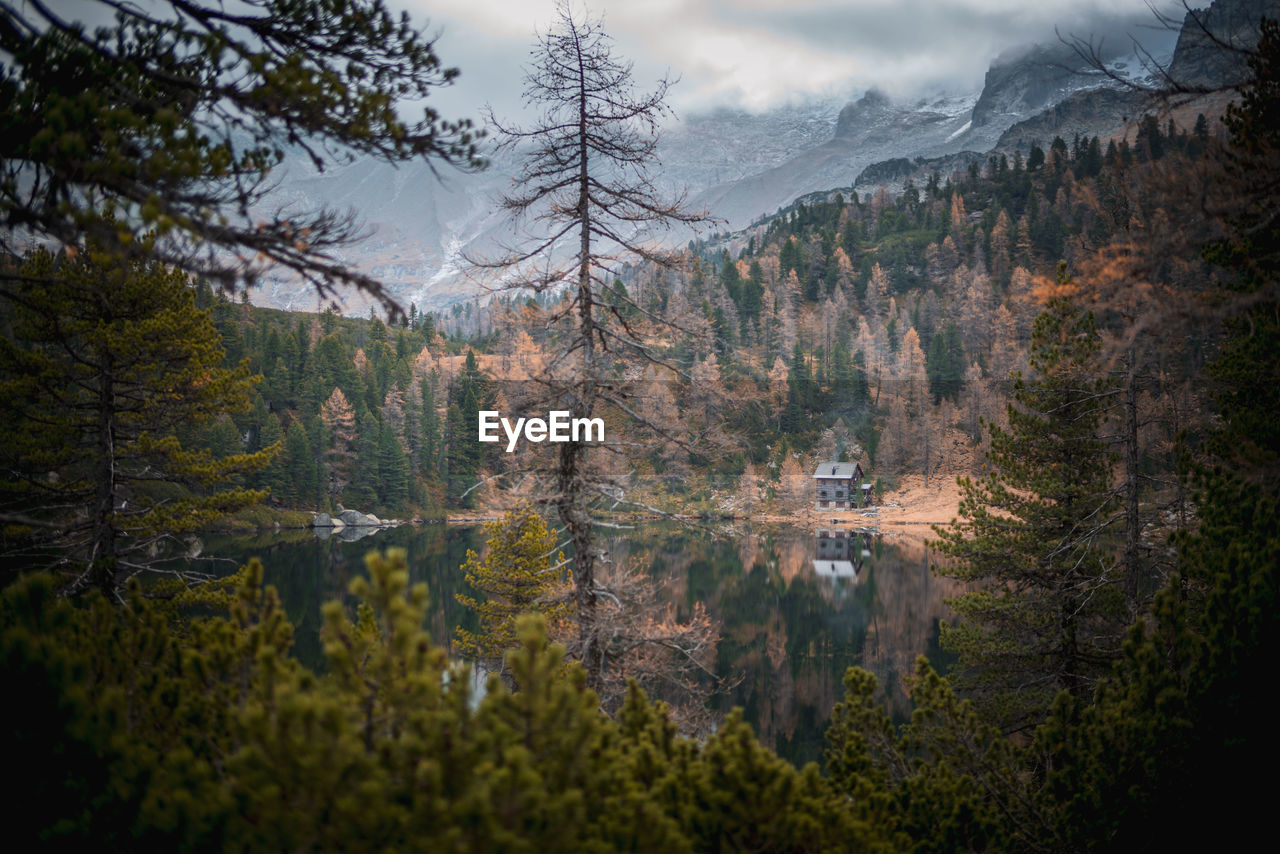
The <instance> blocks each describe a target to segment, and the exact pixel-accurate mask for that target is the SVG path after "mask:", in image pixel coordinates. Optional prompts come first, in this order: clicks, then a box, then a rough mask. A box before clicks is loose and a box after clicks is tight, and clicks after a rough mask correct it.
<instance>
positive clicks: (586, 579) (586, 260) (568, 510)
mask: <svg viewBox="0 0 1280 854" xmlns="http://www.w3.org/2000/svg"><path fill="white" fill-rule="evenodd" d="M532 56H533V62H532V65H531V67H530V68H529V70H528V73H527V74H526V77H525V84H526V86H525V90H524V100H525V104H526V105H527V106H528V107H529V108H531V109H533V110H537V111H538V116H537V118H536V119H535V120H534V121H532V122H531V123H530V124H528V125H527V126H523V125H515V124H508V123H505V122H503V121H499V120H497V119H496V118H494V116H493V114H492V111H489V114H488V119H489V122H490V124H491V125H492V126H493V127H494V128H496V129H497V130H498V132H499V134H500V146H505V147H508V148H512V149H516V150H517V151H519V152H522V153H523V155H524V166H523V168H522V170H521V171H520V173H519V174H518V176H517V177H516V178H515V181H514V186H513V189H512V191H511V193H510V194H509V195H507V196H506V197H504V198H503V200H502V204H503V206H504V208H505V209H506V210H507V211H508V212H510V213H511V214H512V215H514V217H515V218H516V219H517V220H518V221H520V222H523V223H525V224H526V225H527V226H529V227H530V228H531V230H532V231H533V232H534V233H535V234H536V236H535V237H532V238H531V239H530V242H529V243H528V244H526V245H525V246H523V247H522V248H518V249H510V250H509V251H507V253H506V254H505V255H504V256H503V257H501V258H498V259H496V260H487V259H486V260H476V259H473V263H475V264H476V266H477V268H478V269H480V270H481V271H484V272H487V273H490V274H492V273H495V272H496V273H499V274H500V275H501V279H502V284H501V285H500V286H499V287H501V288H504V289H516V290H521V289H522V290H526V291H533V292H542V291H546V290H558V291H561V292H562V293H563V299H561V300H560V301H559V303H558V304H556V305H554V306H553V308H552V310H551V311H550V312H548V314H547V316H546V317H545V318H544V322H545V324H546V326H547V328H548V330H549V335H550V337H551V338H552V339H553V340H555V341H557V342H558V346H557V347H556V349H555V351H554V353H552V354H551V355H549V356H548V359H547V364H546V365H545V369H544V371H543V372H542V373H541V375H540V376H539V377H537V383H538V388H539V394H540V398H539V399H540V400H541V401H543V402H547V403H552V404H554V406H555V408H557V409H562V410H568V411H570V412H571V413H572V417H573V418H575V419H589V418H592V417H595V416H598V415H601V414H602V413H603V411H604V410H607V409H612V410H613V411H614V412H615V413H618V414H620V415H621V416H622V418H623V419H624V420H625V419H631V420H634V421H636V422H639V423H642V424H644V425H645V426H646V427H648V428H650V429H651V430H653V431H655V432H656V434H657V435H659V436H661V437H663V438H664V439H666V440H668V441H671V442H676V443H683V442H684V439H683V438H682V437H681V436H679V435H678V431H677V430H676V429H675V425H673V424H670V423H668V424H661V423H658V422H657V421H655V420H653V419H646V417H645V416H644V414H643V413H642V412H641V409H642V407H640V406H638V405H637V395H636V392H635V390H634V388H632V387H631V386H629V384H628V383H627V382H626V381H625V372H623V371H621V370H616V369H617V368H618V367H619V365H620V363H621V361H624V360H633V361H638V362H639V363H642V364H646V365H652V364H654V363H657V364H659V365H660V366H662V367H664V368H669V369H671V370H680V366H676V365H671V364H668V363H667V362H665V361H664V360H663V358H662V357H660V356H659V355H658V354H657V352H656V350H655V349H653V348H651V347H649V346H646V343H645V340H646V334H645V331H644V330H645V327H646V326H648V325H649V324H650V323H652V322H655V321H658V320H659V318H657V317H656V316H654V315H653V314H652V313H651V312H650V311H648V310H646V309H645V308H644V307H643V306H641V305H640V304H639V302H638V301H636V300H633V299H632V298H631V297H630V296H629V295H628V294H627V293H626V291H625V289H623V288H617V287H614V286H613V279H614V277H615V276H616V275H617V273H618V272H619V270H620V267H621V265H622V264H623V263H624V261H626V260H632V261H634V260H644V261H649V262H655V263H657V264H662V265H671V264H673V263H674V262H675V260H676V257H677V256H675V255H674V254H672V253H669V252H667V251H664V250H662V249H661V248H660V247H661V241H662V238H663V237H665V236H668V233H669V232H670V231H671V230H672V229H674V228H677V227H685V226H688V227H692V228H696V227H697V226H698V224H700V223H702V222H705V221H706V220H707V218H706V216H705V215H704V214H701V213H697V212H693V211H690V210H689V209H687V208H686V207H685V198H684V196H683V195H680V196H678V197H677V198H674V199H667V198H664V197H663V194H662V193H661V192H660V191H659V190H658V188H657V187H656V186H655V184H654V181H653V178H652V176H651V174H650V169H651V167H652V166H654V165H655V164H656V162H657V143H658V136H657V130H658V123H659V120H660V119H661V118H662V117H663V116H664V115H668V114H669V113H670V110H669V108H668V107H667V106H666V104H665V103H664V99H665V96H666V93H667V89H668V87H669V86H670V84H671V81H670V80H669V79H666V78H664V79H662V80H660V81H659V83H658V85H657V87H656V88H655V89H654V90H653V91H652V92H650V93H648V94H643V95H636V94H635V92H634V86H633V81H632V75H631V64H630V63H627V62H623V61H620V60H618V59H617V58H615V57H614V55H613V50H612V45H611V40H610V38H609V37H608V35H607V34H606V33H605V31H604V27H603V24H602V22H601V21H600V20H599V19H594V18H591V17H589V16H578V15H577V14H576V13H575V12H574V11H573V10H572V9H571V8H570V7H569V5H568V4H567V3H565V4H562V5H560V6H559V8H558V19H557V21H556V23H555V24H554V25H553V26H552V27H551V28H550V29H549V30H547V31H546V32H545V33H543V34H541V35H540V36H539V38H538V41H537V44H536V46H535V48H534V49H533V51H532ZM619 374H622V376H620V375H619ZM592 453H593V451H592V448H591V444H590V443H589V442H588V441H587V440H586V437H585V436H584V437H582V438H579V437H576V436H575V437H574V438H573V440H572V441H569V442H565V443H563V444H560V445H559V448H558V453H557V459H556V461H555V463H554V477H553V478H552V483H551V484H549V485H548V488H547V490H546V491H545V492H544V493H543V499H542V500H543V501H544V502H545V503H546V504H547V505H549V506H552V507H554V508H555V512H556V514H557V515H558V517H559V519H560V521H561V523H562V524H563V525H564V530H565V531H566V532H567V535H568V540H569V542H570V543H571V544H572V547H573V560H574V582H575V599H576V605H577V612H578V625H579V633H578V639H577V647H578V648H577V649H576V650H574V651H575V652H576V653H577V655H578V656H579V657H580V659H581V660H582V662H583V664H584V665H585V666H586V668H587V672H588V674H589V679H590V680H591V683H592V685H593V686H595V687H599V686H600V685H602V684H603V682H604V681H605V680H604V668H605V666H606V657H607V655H608V649H609V647H610V645H611V644H613V643H614V640H615V639H614V637H613V629H612V628H610V627H611V626H612V627H614V628H616V625H617V623H616V621H614V620H608V621H602V620H601V619H599V608H600V606H601V603H602V602H617V601H619V600H618V598H617V597H616V596H614V594H612V593H611V592H610V591H609V590H608V589H606V585H605V584H604V582H603V581H602V579H601V577H600V574H599V567H600V564H601V560H602V555H601V553H600V550H599V547H598V543H597V539H596V534H595V528H596V526H597V525H598V524H599V521H600V520H599V519H598V518H596V510H597V509H598V508H600V507H601V506H605V505H608V506H616V505H617V504H618V503H619V502H620V501H622V500H623V499H622V495H623V492H622V483H621V482H620V479H619V478H618V477H617V476H612V477H610V476H606V475H602V474H601V473H600V472H599V471H598V470H597V469H596V468H595V466H594V465H593V464H592V462H591V460H590V456H591V454H592ZM606 623H607V624H608V625H606Z"/></svg>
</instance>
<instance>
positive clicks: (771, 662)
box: [202, 523, 958, 764]
mask: <svg viewBox="0 0 1280 854" xmlns="http://www.w3.org/2000/svg"><path fill="white" fill-rule="evenodd" d="M603 540H604V543H603V547H604V548H605V549H607V550H608V553H609V557H610V559H611V560H614V561H620V562H621V561H625V562H627V563H628V564H629V565H632V566H636V567H638V568H641V569H643V570H644V571H646V572H648V573H649V574H650V575H651V576H652V577H653V578H654V580H655V582H657V583H658V585H659V586H660V589H661V596H662V597H663V599H664V600H665V601H666V602H667V603H668V604H669V605H670V606H672V607H673V608H674V610H675V611H676V612H677V614H678V615H679V616H681V617H684V616H687V615H688V614H689V613H691V611H692V609H693V607H694V605H695V603H698V602H701V603H703V605H704V606H705V607H706V608H707V610H708V611H709V613H710V614H711V616H712V617H713V618H715V619H716V620H718V621H719V623H720V628H721V637H720V641H719V645H718V647H717V652H716V672H717V674H718V675H721V676H725V677H728V679H729V681H731V682H734V683H736V684H734V685H733V687H732V688H731V689H729V690H728V691H727V692H726V693H724V694H722V695H717V696H714V697H712V699H711V700H710V701H709V704H710V706H711V708H712V709H713V710H714V711H715V712H717V713H719V714H723V713H725V712H727V711H728V710H729V709H730V708H732V707H733V706H741V707H742V708H743V710H744V713H745V717H746V720H747V721H748V722H749V723H750V724H751V725H752V726H753V727H754V728H755V730H756V732H757V734H758V735H759V737H760V740H761V742H762V743H764V744H766V745H768V746H769V747H771V748H773V749H774V750H775V751H777V753H778V754H779V755H780V756H783V757H785V758H787V759H789V760H791V761H793V762H795V763H797V764H802V763H804V762H807V761H811V760H815V761H820V760H821V758H822V750H823V747H824V741H823V733H824V731H825V729H826V726H827V722H828V720H829V719H830V714H831V708H832V707H833V706H834V705H835V703H837V702H838V701H840V700H841V699H842V697H843V685H842V682H841V680H842V677H843V675H844V672H845V670H846V668H848V667H850V666H853V665H858V666H861V667H864V668H866V669H867V670H870V671H871V672H872V673H874V674H875V675H876V678H877V679H878V681H879V683H880V685H881V686H882V690H883V692H884V697H885V700H886V702H887V703H888V705H889V708H890V709H891V711H892V713H893V714H894V717H895V718H897V719H898V720H905V719H906V718H907V717H908V716H909V714H910V709H911V704H910V700H909V699H908V697H907V694H906V686H905V684H904V677H906V676H909V675H910V674H911V672H912V669H913V667H914V663H915V659H916V657H917V656H919V655H922V654H923V655H926V656H928V657H929V659H930V661H931V662H933V663H934V665H935V666H939V665H941V664H943V663H944V656H943V653H942V652H941V651H940V650H939V647H938V625H939V621H940V620H943V619H947V618H949V616H950V612H949V610H948V609H947V607H946V605H945V604H944V602H943V599H944V598H945V597H947V596H950V595H954V594H955V593H956V592H958V588H957V586H956V583H955V582H953V581H951V580H949V579H945V578H938V577H936V576H934V575H933V574H932V573H931V572H930V570H929V566H928V554H927V550H926V548H925V546H924V545H923V544H922V543H921V542H919V541H915V540H912V539H908V538H888V537H881V536H877V535H872V534H865V533H858V532H857V531H850V530H841V529H838V528H816V529H814V530H808V531H805V530H797V529H795V528H791V527H772V526H757V527H750V528H738V529H737V530H732V531H729V532H727V533H721V534H720V535H713V533H712V532H710V531H707V530H701V529H691V528H688V527H683V526H678V525H674V524H671V523H660V524H657V523H654V524H650V523H646V524H643V525H640V526H638V527H637V528H636V529H634V530H631V531H625V532H614V533H612V535H609V536H605V537H604V538H603ZM204 546H205V549H204V553H205V554H206V555H217V556H219V557H224V558H229V559H230V561H231V562H230V563H228V567H231V566H233V565H238V564H239V563H242V562H244V561H246V560H248V558H250V557H253V556H257V557H259V558H261V559H262V562H263V564H264V566H265V567H266V579H267V582H268V583H270V584H274V585H275V586H276V588H277V589H278V590H279V592H280V596H281V598H282V600H283V602H284V605H285V607H286V609H287V610H288V613H289V616H290V618H291V619H292V620H293V622H294V627H295V653H296V654H297V656H298V657H299V658H300V659H301V660H302V661H303V662H305V663H306V664H308V665H309V666H311V667H313V668H317V669H321V668H322V667H323V653H322V648H321V644H320V636H319V630H320V626H321V622H322V620H321V610H320V609H321V606H322V605H323V604H324V603H325V602H326V601H329V600H332V599H335V598H343V599H346V598H348V597H347V594H346V590H347V585H348V583H349V582H350V580H351V578H352V577H353V576H354V575H355V574H357V573H363V572H364V555H365V554H366V553H367V552H368V551H370V550H372V549H386V548H392V547H398V548H403V549H405V550H406V551H407V552H408V556H409V565H410V568H411V569H410V571H411V575H412V580H413V581H414V582H415V583H417V582H425V583H426V584H427V587H428V589H429V590H430V594H431V609H430V616H429V627H428V628H429V630H430V632H431V634H432V636H433V637H434V639H435V640H436V642H437V643H440V644H443V645H448V644H449V643H450V641H451V639H452V636H453V632H454V627H455V626H457V625H459V624H462V625H465V626H468V627H471V628H474V620H473V619H472V615H471V614H470V612H468V611H467V610H466V609H465V608H463V607H462V606H460V605H459V604H458V603H457V601H456V600H455V598H454V594H455V593H457V592H460V591H463V592H470V591H469V588H468V587H467V586H466V583H465V581H464V579H463V575H462V572H461V570H460V569H459V567H460V566H461V565H462V563H463V562H464V561H465V560H466V552H467V549H476V550H480V549H481V548H482V546H483V532H482V531H481V529H480V528H478V527H453V526H449V527H446V526H444V525H438V524H437V525H426V526H421V527H411V526H405V527H401V528H397V529H393V530H387V531H381V532H378V533H376V534H373V535H372V536H368V537H365V538H363V539H360V540H358V541H356V542H344V541H343V540H342V539H341V538H338V537H331V538H329V539H327V540H321V539H318V538H317V537H316V536H315V534H314V533H312V532H311V531H282V532H276V533H270V534H262V535H259V536H258V537H255V538H229V537H209V538H208V539H207V540H206V542H205V544H204ZM202 568H206V569H207V566H205V567H202Z"/></svg>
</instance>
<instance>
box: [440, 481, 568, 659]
mask: <svg viewBox="0 0 1280 854" xmlns="http://www.w3.org/2000/svg"><path fill="white" fill-rule="evenodd" d="M485 534H486V535H487V537H486V539H485V553H484V557H483V558H481V557H480V556H479V555H477V554H476V553H475V552H474V551H470V550H468V551H467V561H466V563H464V564H463V565H462V571H463V573H464V574H465V575H466V579H467V584H469V585H470V586H471V589H472V590H474V591H475V593H476V595H478V596H480V597H482V598H480V599H477V598H476V597H475V596H470V595H467V594H463V593H458V594H455V595H456V597H457V600H458V602H459V603H461V604H462V605H464V606H466V607H467V608H469V609H471V610H472V611H473V612H474V613H475V614H476V617H477V618H478V619H479V622H480V626H479V629H478V630H477V631H474V632H471V631H468V630H466V629H464V628H462V627H458V629H457V637H458V643H457V649H458V652H460V653H461V654H462V655H463V656H465V657H466V658H468V659H471V660H473V661H477V662H479V663H481V664H483V665H484V666H485V668H486V669H488V670H490V671H493V672H502V671H503V669H504V667H505V664H504V656H505V655H506V653H507V651H508V650H510V649H513V648H515V647H516V646H517V645H518V644H519V635H518V633H517V631H516V622H517V618H518V617H520V615H522V614H528V613H539V614H542V615H543V618H544V619H545V620H546V623H547V627H548V631H549V633H550V635H551V637H552V638H553V639H554V638H556V637H559V636H567V635H568V634H569V633H570V625H571V623H570V619H571V617H572V614H573V604H572V602H571V601H570V599H569V589H570V588H569V573H568V572H567V571H566V569H565V563H566V562H565V559H564V554H563V553H562V552H560V551H559V550H558V549H557V548H556V536H555V534H554V533H553V532H551V531H549V530H548V529H547V525H546V523H545V522H544V521H543V520H542V517H541V516H539V515H538V513H537V511H536V510H534V509H533V508H532V507H530V506H528V505H525V506H522V507H518V508H516V509H515V510H511V511H509V512H508V513H506V514H505V515H504V516H503V517H502V518H501V519H498V520H497V521H495V522H490V523H489V524H487V525H485Z"/></svg>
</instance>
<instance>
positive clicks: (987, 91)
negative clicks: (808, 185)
mask: <svg viewBox="0 0 1280 854" xmlns="http://www.w3.org/2000/svg"><path fill="white" fill-rule="evenodd" d="M1102 58H1103V59H1104V60H1106V59H1110V58H1113V55H1112V54H1109V55H1106V56H1103V57H1102ZM1105 82H1106V77H1105V75H1103V74H1102V73H1101V72H1098V71H1096V70H1094V69H1092V68H1090V67H1089V65H1088V63H1086V62H1085V61H1084V59H1082V58H1081V56H1080V55H1079V54H1078V53H1077V52H1076V50H1075V48H1073V47H1071V46H1070V45H1066V44H1061V43H1049V44H1038V45H1034V46H1032V47H1030V48H1027V49H1023V50H1020V51H1018V52H1016V53H1011V54H1005V55H1003V56H1001V57H999V58H997V59H996V61H995V62H993V63H992V65H991V67H990V68H989V69H988V70H987V76H986V80H985V81H984V83H983V87H982V94H981V95H980V96H979V97H978V103H977V104H975V105H974V107H973V127H975V128H980V127H986V126H987V125H991V124H998V123H1003V124H1006V125H1007V124H1008V123H1009V122H1008V121H1007V117H1010V116H1018V117H1022V116H1027V115H1031V114H1034V113H1037V112H1039V111H1040V110H1043V109H1044V108H1046V107H1049V106H1052V105H1053V104H1055V103H1056V102H1058V101H1060V100H1062V99H1063V98H1064V97H1066V96H1067V95H1068V94H1070V93H1071V92H1073V91H1078V90H1080V89H1083V88H1089V87H1094V86H1100V85H1102V84H1103V83H1105Z"/></svg>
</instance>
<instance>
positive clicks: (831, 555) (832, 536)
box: [813, 528, 875, 584]
mask: <svg viewBox="0 0 1280 854" xmlns="http://www.w3.org/2000/svg"><path fill="white" fill-rule="evenodd" d="M874 536H875V535H874V534H872V533H870V532H864V531H850V530H847V529H841V528H819V529H818V530H817V531H815V532H814V538H815V539H816V540H817V544H816V546H815V547H814V553H813V571H814V572H815V573H817V575H818V577H820V578H840V579H844V580H847V581H849V582H851V583H854V584H856V583H857V581H858V573H860V572H861V571H862V564H863V561H865V560H866V559H867V558H869V557H871V538H872V537H874Z"/></svg>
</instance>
